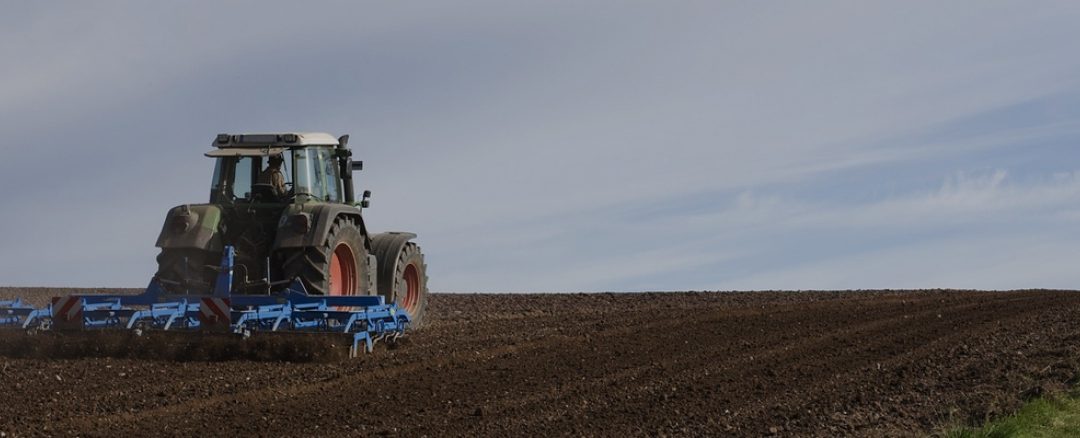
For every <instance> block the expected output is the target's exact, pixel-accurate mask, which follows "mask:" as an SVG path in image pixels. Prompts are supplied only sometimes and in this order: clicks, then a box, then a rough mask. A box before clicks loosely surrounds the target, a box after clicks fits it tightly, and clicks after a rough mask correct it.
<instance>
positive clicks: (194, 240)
mask: <svg viewBox="0 0 1080 438" xmlns="http://www.w3.org/2000/svg"><path fill="white" fill-rule="evenodd" d="M219 225H221V209H220V208H218V207H217V206H215V205H211V204H196V205H181V206H178V207H174V208H172V209H171V210H169V213H168V215H166V216H165V224H164V225H163V226H162V227H161V234H159V235H158V240H157V243H156V244H155V246H157V247H158V248H162V249H165V248H173V249H181V248H185V249H203V250H207V251H213V252H220V251H222V249H223V248H224V247H223V246H222V243H221V237H220V233H219V232H218V229H219V228H218V227H219Z"/></svg>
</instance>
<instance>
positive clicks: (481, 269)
mask: <svg viewBox="0 0 1080 438" xmlns="http://www.w3.org/2000/svg"><path fill="white" fill-rule="evenodd" d="M1077 22H1080V4H1078V3H1076V2H1065V1H1061V2H1052V1H1051V2H1022V1H956V2H934V1H907V2H865V1H819V2H797V1H790V2H716V1H701V2H697V1H670V2H646V1H562V0H545V1H536V2H528V1H525V2H505V1H473V0H466V1H456V2H345V1H342V2H303V4H302V5H301V4H299V3H297V2H184V3H180V2H176V3H168V4H166V3H165V2H95V3H93V4H90V3H88V2H69V3H62V2H38V3H22V4H19V5H15V6H8V7H6V8H5V13H4V14H3V16H0V56H3V59H5V62H4V63H3V64H2V65H0V134H2V136H3V140H2V141H0V144H2V146H0V147H2V148H3V149H2V150H3V159H2V160H0V184H2V185H3V187H5V188H7V193H8V195H7V202H6V203H5V204H4V205H5V206H6V208H5V209H4V211H3V213H4V214H3V215H2V217H3V219H2V222H0V223H2V224H3V227H2V228H3V229H2V231H0V283H4V284H11V285H49V286H141V285H143V284H145V283H146V281H148V280H149V277H150V275H152V273H153V271H154V267H155V265H154V256H155V255H156V253H157V250H156V249H155V248H154V247H153V243H154V240H155V238H156V236H157V233H158V230H159V228H160V225H161V221H162V220H163V218H164V214H165V212H166V211H167V210H168V208H169V207H171V206H173V205H177V204H181V203H191V202H204V201H205V200H206V198H207V196H208V186H209V180H210V174H211V168H210V162H209V161H208V159H206V158H204V157H203V156H202V154H203V153H204V152H205V151H206V150H208V148H209V144H210V141H211V139H212V138H213V136H214V135H215V134H217V133H219V132H251V131H289V130H295V131H327V132H331V133H334V134H338V135H340V134H345V133H349V134H351V135H352V142H351V144H352V145H353V146H354V149H356V150H357V153H358V155H360V156H361V157H362V158H363V159H364V160H365V161H366V164H367V166H366V170H365V171H364V172H363V173H361V174H360V175H359V178H360V179H359V181H360V184H361V186H362V188H366V189H370V190H372V191H373V192H374V197H373V201H372V202H373V206H372V209H370V210H368V211H367V215H368V216H367V217H368V223H369V227H370V228H372V229H375V230H391V229H403V230H411V231H415V232H417V233H419V234H420V236H421V240H420V243H421V245H422V247H423V248H424V250H425V252H426V253H427V257H428V264H429V267H430V275H431V278H432V280H431V286H432V288H433V289H434V290H437V291H478V292H513V291H608V290H614V291H636V290H686V289H694V290H703V289H708V290H716V289H722V290H728V289H834V288H842V289H847V288H888V287H896V288H914V287H955V288H987V289H1011V288H1026V287H1051V288H1075V287H1077V285H1078V284H1080V269H1076V264H1077V262H1078V261H1080V228H1078V227H1077V225H1078V224H1080V203H1078V201H1080V164H1078V162H1080V161H1078V159H1080V149H1078V146H1080V117H1078V116H1080V56H1077V53H1078V52H1077V50H1076V48H1075V42H1076V41H1078V40H1080V26H1076V25H1075V23H1077Z"/></svg>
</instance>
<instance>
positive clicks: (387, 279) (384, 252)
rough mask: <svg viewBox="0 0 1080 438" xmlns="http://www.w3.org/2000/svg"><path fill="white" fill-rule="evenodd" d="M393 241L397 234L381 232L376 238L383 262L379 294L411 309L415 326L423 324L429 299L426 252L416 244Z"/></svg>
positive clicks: (373, 245) (379, 261)
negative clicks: (399, 243) (425, 261)
mask: <svg viewBox="0 0 1080 438" xmlns="http://www.w3.org/2000/svg"><path fill="white" fill-rule="evenodd" d="M393 241H394V240H393V236H392V235H386V234H380V235H377V236H375V237H374V238H373V241H372V247H374V248H375V256H376V258H377V259H378V263H379V277H378V280H379V287H378V289H379V295H382V296H384V297H386V301H387V302H388V303H389V302H393V303H396V304H397V305H398V307H400V308H402V309H405V311H407V312H409V316H410V317H411V318H412V325H413V326H414V327H420V326H421V325H423V323H424V310H426V309H427V298H428V297H427V295H428V287H427V281H428V277H427V265H426V264H424V254H423V253H421V252H420V247H419V246H417V245H416V244H415V243H412V242H407V243H405V244H404V245H403V246H399V245H394V244H393V243H392V242H393ZM399 248H400V249H399ZM394 251H396V253H394Z"/></svg>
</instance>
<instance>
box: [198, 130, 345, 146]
mask: <svg viewBox="0 0 1080 438" xmlns="http://www.w3.org/2000/svg"><path fill="white" fill-rule="evenodd" d="M337 145H338V139H337V137H334V136H332V135H330V134H326V133H322V132H282V133H267V134H218V136H217V137H216V138H214V147H217V148H222V149H226V148H245V149H260V148H293V147H302V146H337Z"/></svg>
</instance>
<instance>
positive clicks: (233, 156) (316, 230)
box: [155, 133, 427, 326]
mask: <svg viewBox="0 0 1080 438" xmlns="http://www.w3.org/2000/svg"><path fill="white" fill-rule="evenodd" d="M348 141H349V136H348V135H345V136H342V137H340V138H335V137H334V136H332V135H329V134H323V133H280V134H220V135H218V136H217V137H216V138H215V139H214V142H213V150H211V151H210V152H208V153H206V156H207V157H210V158H213V159H214V161H215V166H214V176H213V182H212V185H211V188H210V201H209V203H206V204H185V205H181V206H178V207H175V208H173V209H171V210H170V211H169V212H168V215H167V217H166V219H165V223H164V226H163V227H162V230H161V234H160V235H159V237H158V239H157V243H156V246H157V247H158V248H160V249H161V253H160V254H159V255H158V257H157V262H158V269H157V273H156V274H155V280H156V281H157V282H158V283H159V284H160V285H161V287H162V288H163V289H164V291H165V292H166V293H168V294H173V295H183V294H189V293H192V292H193V291H207V290H212V289H213V287H214V286H215V284H214V283H215V281H218V280H217V279H218V278H220V275H219V274H220V273H221V272H220V271H221V269H222V268H221V265H220V264H219V261H220V260H221V258H222V252H223V251H224V250H225V249H226V248H230V250H231V251H232V252H233V253H234V254H235V261H234V264H233V267H234V269H235V275H231V276H230V277H231V281H232V284H231V285H230V286H231V291H232V293H233V294H236V295H270V294H274V293H275V292H279V291H281V290H283V289H286V288H288V287H289V286H290V285H291V284H294V282H296V281H299V282H300V283H302V285H303V287H304V288H305V289H306V292H307V293H308V294H310V295H316V296H363V295H381V296H382V297H384V298H385V302H387V303H396V304H397V306H398V307H399V308H402V309H404V310H406V311H407V312H408V314H409V315H410V316H411V318H412V325H413V326H418V325H420V324H421V323H422V321H423V316H424V310H425V308H426V306H427V272H426V269H427V266H426V265H425V264H424V255H423V254H422V253H421V252H420V247H419V246H418V245H417V244H416V243H415V242H413V239H415V238H416V235H415V234H412V233H406V232H386V233H379V234H371V233H370V232H369V231H368V229H367V226H366V225H365V223H364V217H363V209H364V208H367V207H368V206H369V203H370V199H369V198H370V196H371V192H370V191H367V190H365V191H364V192H363V193H362V195H361V196H360V198H359V199H357V196H356V191H355V189H354V185H353V172H356V171H360V170H361V169H362V168H363V162H362V161H353V159H352V151H351V150H350V149H349V148H348ZM270 167H274V169H270ZM272 173H277V174H278V176H277V177H276V178H268V177H267V175H268V174H272Z"/></svg>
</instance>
